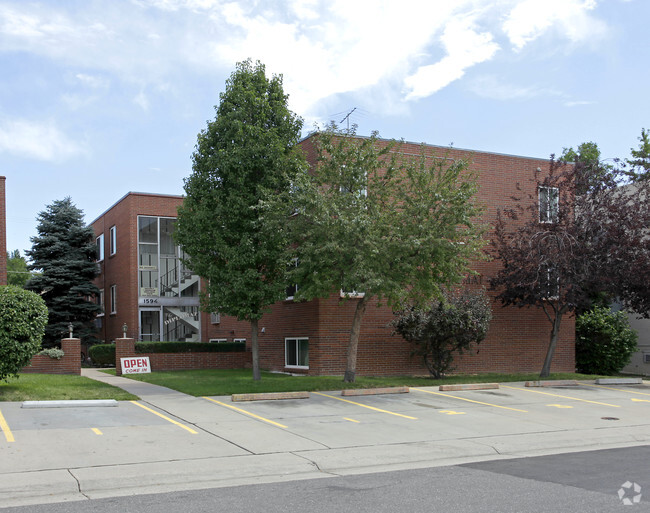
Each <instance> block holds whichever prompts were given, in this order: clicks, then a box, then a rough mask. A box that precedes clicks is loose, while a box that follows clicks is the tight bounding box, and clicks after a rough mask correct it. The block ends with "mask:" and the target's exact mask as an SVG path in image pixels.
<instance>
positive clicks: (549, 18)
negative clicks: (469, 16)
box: [503, 0, 607, 50]
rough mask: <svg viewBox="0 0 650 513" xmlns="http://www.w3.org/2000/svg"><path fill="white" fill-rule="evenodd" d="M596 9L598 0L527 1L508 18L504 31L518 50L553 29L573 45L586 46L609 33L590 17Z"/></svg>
mask: <svg viewBox="0 0 650 513" xmlns="http://www.w3.org/2000/svg"><path fill="white" fill-rule="evenodd" d="M595 8H596V0H524V1H522V2H519V3H518V4H517V5H516V6H515V7H514V8H513V9H512V11H511V12H510V14H509V15H508V16H507V18H506V21H505V22H504V23H503V30H504V32H505V33H506V35H507V36H508V38H509V40H510V42H511V43H512V44H513V45H514V47H515V49H516V50H521V49H522V48H523V47H524V46H526V45H527V44H528V43H530V42H531V41H534V40H535V39H537V38H538V37H540V36H541V35H542V34H544V33H545V32H547V31H549V30H550V29H553V28H555V29H556V30H557V31H559V32H560V33H561V34H562V35H563V37H565V38H567V39H569V40H570V41H572V42H575V43H578V42H583V41H586V40H591V39H594V38H599V37H600V36H602V35H603V34H604V33H605V32H606V31H607V28H606V25H605V23H604V22H602V21H601V20H598V19H596V18H594V17H593V16H591V15H590V14H589V11H592V10H593V9H595Z"/></svg>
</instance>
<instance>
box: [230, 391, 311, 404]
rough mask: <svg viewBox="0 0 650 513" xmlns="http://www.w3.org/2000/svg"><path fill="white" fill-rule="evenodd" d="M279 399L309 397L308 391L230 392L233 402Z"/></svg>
mask: <svg viewBox="0 0 650 513" xmlns="http://www.w3.org/2000/svg"><path fill="white" fill-rule="evenodd" d="M281 399H309V392H264V393H259V394H232V397H231V400H232V402H233V403H237V402H243V401H278V400H281Z"/></svg>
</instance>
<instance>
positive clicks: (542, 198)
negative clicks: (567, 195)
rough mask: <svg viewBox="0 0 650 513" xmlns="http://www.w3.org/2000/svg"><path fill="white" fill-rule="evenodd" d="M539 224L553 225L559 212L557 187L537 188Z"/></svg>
mask: <svg viewBox="0 0 650 513" xmlns="http://www.w3.org/2000/svg"><path fill="white" fill-rule="evenodd" d="M538 193H539V222H540V223H555V222H557V215H558V211H559V202H560V191H559V189H558V188H557V187H545V186H539V187H538Z"/></svg>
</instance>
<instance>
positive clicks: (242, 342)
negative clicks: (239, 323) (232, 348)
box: [232, 338, 246, 344]
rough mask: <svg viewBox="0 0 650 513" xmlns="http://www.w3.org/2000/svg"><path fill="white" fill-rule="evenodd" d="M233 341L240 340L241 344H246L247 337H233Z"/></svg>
mask: <svg viewBox="0 0 650 513" xmlns="http://www.w3.org/2000/svg"><path fill="white" fill-rule="evenodd" d="M232 341H233V342H235V343H237V342H238V343H240V344H245V343H246V339H245V338H233V339H232Z"/></svg>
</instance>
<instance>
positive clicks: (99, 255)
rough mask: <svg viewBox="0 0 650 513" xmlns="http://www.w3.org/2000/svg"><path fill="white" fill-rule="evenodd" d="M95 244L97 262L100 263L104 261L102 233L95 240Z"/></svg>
mask: <svg viewBox="0 0 650 513" xmlns="http://www.w3.org/2000/svg"><path fill="white" fill-rule="evenodd" d="M95 243H96V244H97V261H98V262H101V261H102V260H104V234H103V233H102V234H101V235H100V236H99V237H97V238H96V239H95Z"/></svg>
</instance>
